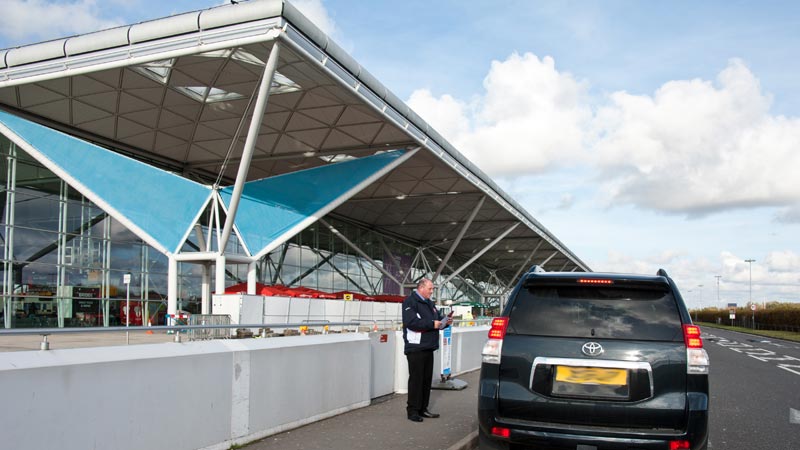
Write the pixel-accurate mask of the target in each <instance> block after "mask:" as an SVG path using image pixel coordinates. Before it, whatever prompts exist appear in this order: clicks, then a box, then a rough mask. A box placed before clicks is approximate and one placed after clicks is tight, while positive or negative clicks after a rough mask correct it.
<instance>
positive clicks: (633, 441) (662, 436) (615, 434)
mask: <svg viewBox="0 0 800 450" xmlns="http://www.w3.org/2000/svg"><path fill="white" fill-rule="evenodd" d="M496 386H497V385H496V384H495V383H492V382H490V381H487V380H485V379H484V380H481V385H480V392H479V394H478V424H479V426H480V429H481V434H483V435H484V436H486V437H487V438H488V439H491V440H496V441H497V442H498V443H503V444H521V445H523V446H531V447H534V448H536V447H537V446H541V447H546V448H554V449H558V448H569V449H573V450H574V449H575V448H578V446H579V445H584V446H588V447H586V448H592V447H599V448H602V449H630V448H636V449H653V450H656V449H658V450H664V449H668V448H669V443H670V442H671V441H676V440H681V441H689V443H690V448H691V449H692V450H700V449H704V448H706V445H707V442H708V400H707V399H708V397H707V395H705V394H702V393H697V392H694V393H691V394H690V395H689V397H690V398H689V402H688V403H689V405H690V411H689V417H688V420H687V422H686V428H685V430H660V429H641V428H618V427H594V426H578V425H569V424H561V423H546V422H533V421H525V420H519V419H512V418H505V417H500V416H498V415H497V409H496V405H497V401H496V389H494V388H495V387H496ZM703 399H705V401H703ZM492 427H502V428H507V429H509V430H510V436H509V437H508V438H507V439H506V438H499V437H494V436H491V430H492Z"/></svg>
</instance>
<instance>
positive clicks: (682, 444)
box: [669, 441, 690, 450]
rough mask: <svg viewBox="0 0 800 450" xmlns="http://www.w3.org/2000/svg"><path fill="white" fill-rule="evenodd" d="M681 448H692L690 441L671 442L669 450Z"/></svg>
mask: <svg viewBox="0 0 800 450" xmlns="http://www.w3.org/2000/svg"><path fill="white" fill-rule="evenodd" d="M681 448H690V447H689V441H669V450H678V449H681Z"/></svg>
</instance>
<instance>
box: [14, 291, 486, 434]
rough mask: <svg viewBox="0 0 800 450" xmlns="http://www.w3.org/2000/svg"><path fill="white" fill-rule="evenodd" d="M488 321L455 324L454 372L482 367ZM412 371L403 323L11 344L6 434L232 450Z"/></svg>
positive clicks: (387, 390)
mask: <svg viewBox="0 0 800 450" xmlns="http://www.w3.org/2000/svg"><path fill="white" fill-rule="evenodd" d="M347 303H351V302H347ZM487 329H488V328H486V327H471V328H455V329H454V332H453V362H452V368H453V373H454V374H456V375H457V374H459V373H463V372H466V371H469V370H473V369H476V368H478V367H480V350H481V348H482V347H483V343H484V341H485V340H486V330H487ZM384 334H385V335H386V342H380V338H381V335H384ZM438 355H439V354H438V352H437V353H436V363H435V365H436V367H435V373H436V374H438V373H439V367H440V364H439V356H438ZM407 380H408V369H407V365H406V359H405V356H404V354H403V339H402V332H395V331H386V332H374V333H369V334H367V333H344V334H328V335H309V336H293V337H281V338H271V339H241V340H214V341H196V342H187V343H181V344H176V343H163V344H153V345H132V346H116V347H100V348H85V349H65V350H50V351H27V352H6V353H0V389H2V394H0V399H2V403H3V407H2V408H0V423H1V424H3V426H2V430H3V433H2V437H0V440H2V442H3V448H13V449H15V450H27V449H37V450H38V449H43V448H57V449H59V450H71V449H76V450H77V449H81V450H82V449H88V448H114V449H119V450H126V449H140V448H148V449H154V450H158V449H169V450H183V449H214V450H216V449H219V450H222V449H227V448H229V447H230V445H231V444H243V443H246V442H250V441H253V440H256V439H260V438H263V437H265V436H269V435H272V434H275V433H278V432H281V431H284V430H288V429H291V428H296V427H299V426H302V425H305V424H307V423H311V422H314V421H317V420H320V419H323V418H326V417H330V416H333V415H336V414H340V413H342V412H346V411H349V410H352V409H355V408H360V407H364V406H367V405H369V402H370V399H371V398H376V397H380V396H383V395H387V394H391V393H392V392H399V393H403V392H406V386H405V385H406V383H407Z"/></svg>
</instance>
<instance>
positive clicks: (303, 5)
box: [292, 0, 338, 36]
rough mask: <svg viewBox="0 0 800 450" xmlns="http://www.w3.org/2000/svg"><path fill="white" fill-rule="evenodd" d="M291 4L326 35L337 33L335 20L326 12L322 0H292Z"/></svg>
mask: <svg viewBox="0 0 800 450" xmlns="http://www.w3.org/2000/svg"><path fill="white" fill-rule="evenodd" d="M292 5H294V6H295V7H296V8H297V9H299V10H300V12H301V13H303V15H304V16H306V17H307V18H308V19H309V20H310V21H312V22H314V25H316V26H317V27H319V29H320V30H322V32H323V33H325V34H327V35H328V36H335V35H336V34H337V33H338V29H337V27H336V22H335V21H334V20H333V18H332V17H331V16H330V14H329V13H328V10H327V9H326V8H325V5H323V4H322V0H293V1H292Z"/></svg>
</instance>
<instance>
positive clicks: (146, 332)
mask: <svg viewBox="0 0 800 450" xmlns="http://www.w3.org/2000/svg"><path fill="white" fill-rule="evenodd" d="M147 326H148V327H152V326H153V318H152V317H151V318H149V319H147ZM144 334H153V330H147V331H145V332H144Z"/></svg>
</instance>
